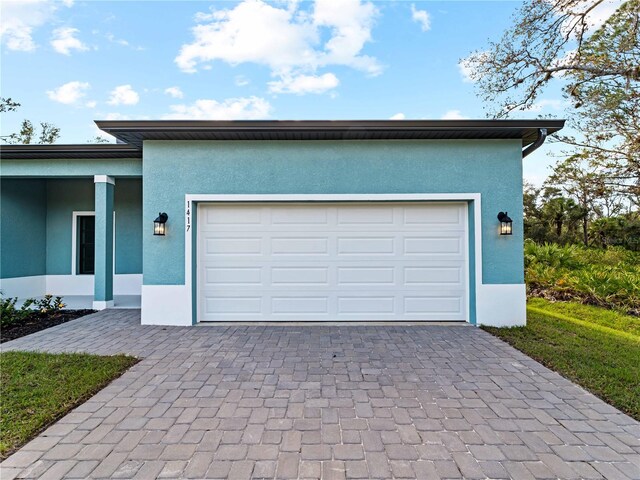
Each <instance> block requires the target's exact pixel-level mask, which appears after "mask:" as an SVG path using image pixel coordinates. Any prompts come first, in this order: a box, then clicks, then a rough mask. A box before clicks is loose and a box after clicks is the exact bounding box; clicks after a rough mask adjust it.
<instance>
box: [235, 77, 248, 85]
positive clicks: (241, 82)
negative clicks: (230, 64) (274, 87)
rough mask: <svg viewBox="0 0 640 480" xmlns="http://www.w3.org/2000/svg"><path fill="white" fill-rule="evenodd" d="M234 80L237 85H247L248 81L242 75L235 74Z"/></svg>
mask: <svg viewBox="0 0 640 480" xmlns="http://www.w3.org/2000/svg"><path fill="white" fill-rule="evenodd" d="M234 82H235V84H236V85H237V86H238V87H244V86H245V85H249V83H250V82H249V79H248V78H247V77H245V76H244V75H236V78H235V79H234Z"/></svg>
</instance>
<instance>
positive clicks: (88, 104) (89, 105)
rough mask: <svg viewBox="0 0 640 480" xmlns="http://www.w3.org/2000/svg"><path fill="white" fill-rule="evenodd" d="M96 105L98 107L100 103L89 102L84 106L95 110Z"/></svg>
mask: <svg viewBox="0 0 640 480" xmlns="http://www.w3.org/2000/svg"><path fill="white" fill-rule="evenodd" d="M96 105H98V102H96V101H95V100H89V101H88V102H86V103H85V104H84V106H85V107H87V108H95V107H96Z"/></svg>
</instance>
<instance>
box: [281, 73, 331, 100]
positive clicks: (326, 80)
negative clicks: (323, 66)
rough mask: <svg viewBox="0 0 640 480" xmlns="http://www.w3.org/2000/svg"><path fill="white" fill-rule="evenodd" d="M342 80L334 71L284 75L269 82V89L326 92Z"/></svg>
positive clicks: (299, 92) (282, 91)
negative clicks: (318, 73) (322, 73)
mask: <svg viewBox="0 0 640 480" xmlns="http://www.w3.org/2000/svg"><path fill="white" fill-rule="evenodd" d="M339 84H340V80H338V77H336V76H335V75H334V74H333V73H325V74H324V75H297V76H290V75H284V76H282V77H281V80H277V81H274V82H269V91H270V92H272V93H295V94H297V95H303V94H305V93H324V92H326V91H328V90H332V89H334V88H336V87H337V86H338V85H339Z"/></svg>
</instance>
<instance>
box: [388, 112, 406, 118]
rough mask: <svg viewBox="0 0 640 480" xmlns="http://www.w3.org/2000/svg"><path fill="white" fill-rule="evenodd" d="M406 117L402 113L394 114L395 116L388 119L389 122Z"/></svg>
mask: <svg viewBox="0 0 640 480" xmlns="http://www.w3.org/2000/svg"><path fill="white" fill-rule="evenodd" d="M405 118H406V117H405V115H404V113H396V114H395V115H392V116H391V117H389V120H404V119H405Z"/></svg>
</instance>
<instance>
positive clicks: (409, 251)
mask: <svg viewBox="0 0 640 480" xmlns="http://www.w3.org/2000/svg"><path fill="white" fill-rule="evenodd" d="M462 253H463V239H462V238H460V236H458V235H449V236H441V237H431V236H423V237H405V238H404V254H405V255H429V256H434V257H435V256H440V255H462Z"/></svg>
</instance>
